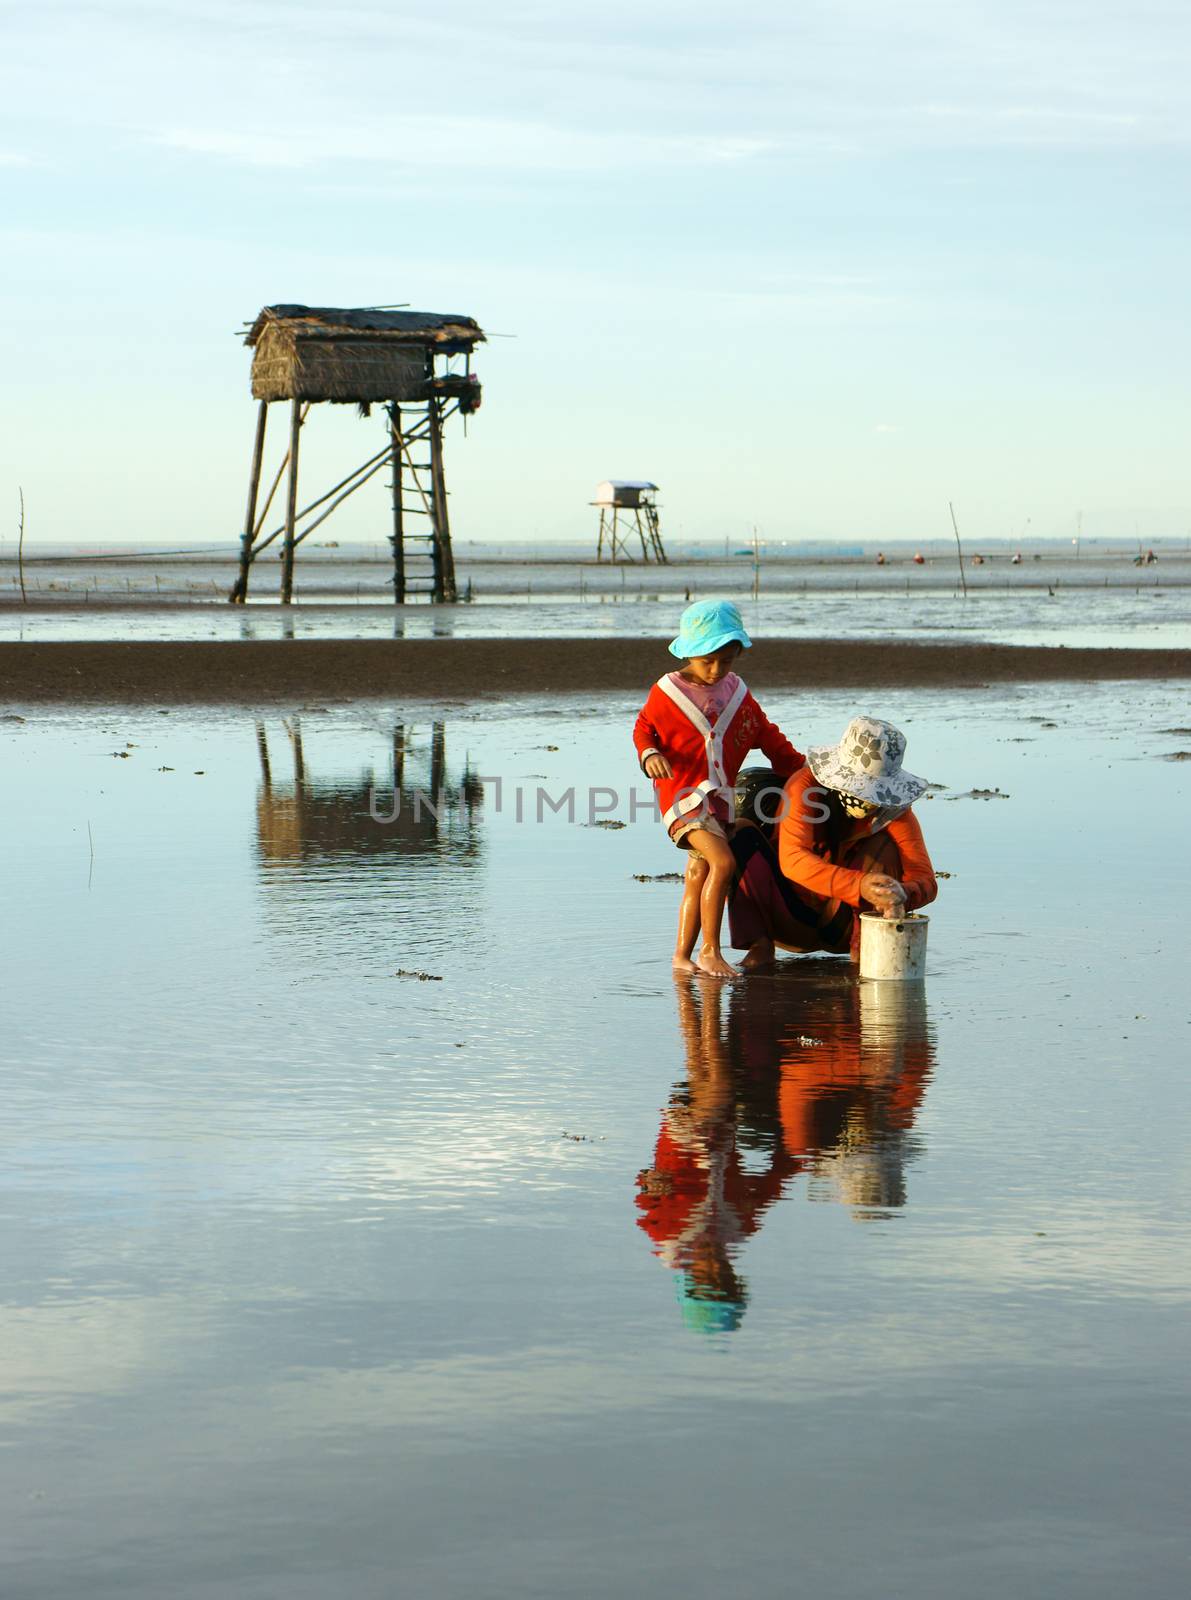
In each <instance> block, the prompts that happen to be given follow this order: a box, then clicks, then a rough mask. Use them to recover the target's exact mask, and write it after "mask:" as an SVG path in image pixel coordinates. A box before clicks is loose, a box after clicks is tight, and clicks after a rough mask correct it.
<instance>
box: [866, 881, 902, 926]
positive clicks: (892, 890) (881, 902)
mask: <svg viewBox="0 0 1191 1600" xmlns="http://www.w3.org/2000/svg"><path fill="white" fill-rule="evenodd" d="M860 897H861V899H862V900H867V901H868V903H869V905H871V906H875V907H876V909H877V910H878V911H879V912H880V913H881V915H882V916H885V917H896V916H898V915H900V913H901V911H902V910H903V908H904V907H905V904H906V891H905V890H904V889H903V888H902V886H901V884H900V883H899V882H898V881H897V879H896V878H891V877H890V876H889V875H888V873H885V872H866V873H865V875H864V877H863V878H862V879H861V880H860Z"/></svg>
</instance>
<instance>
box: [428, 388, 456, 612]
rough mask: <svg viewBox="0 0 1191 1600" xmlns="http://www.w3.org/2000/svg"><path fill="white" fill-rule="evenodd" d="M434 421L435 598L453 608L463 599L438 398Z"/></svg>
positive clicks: (430, 404)
mask: <svg viewBox="0 0 1191 1600" xmlns="http://www.w3.org/2000/svg"><path fill="white" fill-rule="evenodd" d="M427 412H428V414H429V420H430V481H431V484H432V488H433V494H432V499H433V505H434V597H433V598H434V599H435V600H436V601H437V602H438V603H439V604H441V605H449V606H453V605H454V604H455V602H456V600H457V599H458V598H459V596H458V592H457V591H456V588H455V557H454V554H453V553H452V551H451V520H450V517H449V515H448V513H447V480H446V474H445V473H444V471H443V464H442V407H441V405H440V404H439V401H438V398H437V396H433V397H432V398H431V399H430V401H429V402H428V405H427Z"/></svg>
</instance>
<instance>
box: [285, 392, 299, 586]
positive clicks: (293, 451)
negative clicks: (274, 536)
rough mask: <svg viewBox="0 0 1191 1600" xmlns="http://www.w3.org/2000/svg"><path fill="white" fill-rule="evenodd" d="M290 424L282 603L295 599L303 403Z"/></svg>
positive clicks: (295, 409)
mask: <svg viewBox="0 0 1191 1600" xmlns="http://www.w3.org/2000/svg"><path fill="white" fill-rule="evenodd" d="M292 407H293V409H292V410H291V412H290V423H289V492H288V495H287V498H286V503H285V545H284V547H283V549H282V552H281V603H282V605H283V606H288V605H289V604H290V602H291V601H292V600H293V597H294V522H295V519H296V517H297V511H298V433H299V430H300V429H301V426H302V404H301V401H299V400H295V401H293V402H292Z"/></svg>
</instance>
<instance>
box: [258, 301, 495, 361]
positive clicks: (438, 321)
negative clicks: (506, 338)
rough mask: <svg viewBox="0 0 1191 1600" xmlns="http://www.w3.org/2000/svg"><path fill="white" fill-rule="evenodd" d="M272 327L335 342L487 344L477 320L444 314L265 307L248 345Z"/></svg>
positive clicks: (466, 346) (363, 308)
mask: <svg viewBox="0 0 1191 1600" xmlns="http://www.w3.org/2000/svg"><path fill="white" fill-rule="evenodd" d="M270 324H280V325H282V326H283V327H286V328H288V329H292V330H293V332H294V333H295V334H296V335H298V336H300V337H301V338H305V339H334V338H337V337H344V336H346V337H348V338H350V337H351V335H352V334H361V333H367V334H372V335H380V336H381V337H382V338H387V339H393V340H399V341H401V342H408V343H415V344H431V345H439V346H441V345H453V346H456V347H457V348H459V349H468V350H470V349H471V348H472V347H473V346H474V345H477V344H482V343H483V342H484V330H483V329H482V328H481V327H480V325H479V323H478V322H477V321H476V320H475V318H474V317H456V316H450V315H448V314H446V313H444V312H440V311H378V310H376V309H375V308H374V307H372V306H357V307H355V308H354V309H352V308H346V307H342V306H298V305H280V306H265V307H263V309H262V310H261V311H260V312H258V314H257V318H256V321H255V322H253V323H252V324H251V325H250V326H248V325H246V326H247V330H248V331H247V332H246V333H245V335H244V343H245V344H250V345H255V344H256V343H257V341H258V340H259V339H260V336H261V334H262V333H263V332H264V331H265V329H266V328H267V327H268V326H269V325H270Z"/></svg>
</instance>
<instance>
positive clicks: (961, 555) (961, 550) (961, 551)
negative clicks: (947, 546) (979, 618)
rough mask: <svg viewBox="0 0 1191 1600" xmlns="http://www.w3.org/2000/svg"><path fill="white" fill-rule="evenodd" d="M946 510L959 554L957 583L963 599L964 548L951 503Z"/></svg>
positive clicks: (966, 591)
mask: <svg viewBox="0 0 1191 1600" xmlns="http://www.w3.org/2000/svg"><path fill="white" fill-rule="evenodd" d="M947 509H948V510H949V511H950V512H951V526H952V527H953V528H954V529H955V548H956V550H957V551H958V553H959V581H960V582H961V583H962V584H963V586H964V599H965V600H966V599H967V598H968V580H967V577H966V576H965V574H964V547H963V545H961V544H960V542H959V523H958V522H957V521H956V520H955V507H954V506H953V505H952V504H951V501H950V500H948V502H947Z"/></svg>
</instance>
